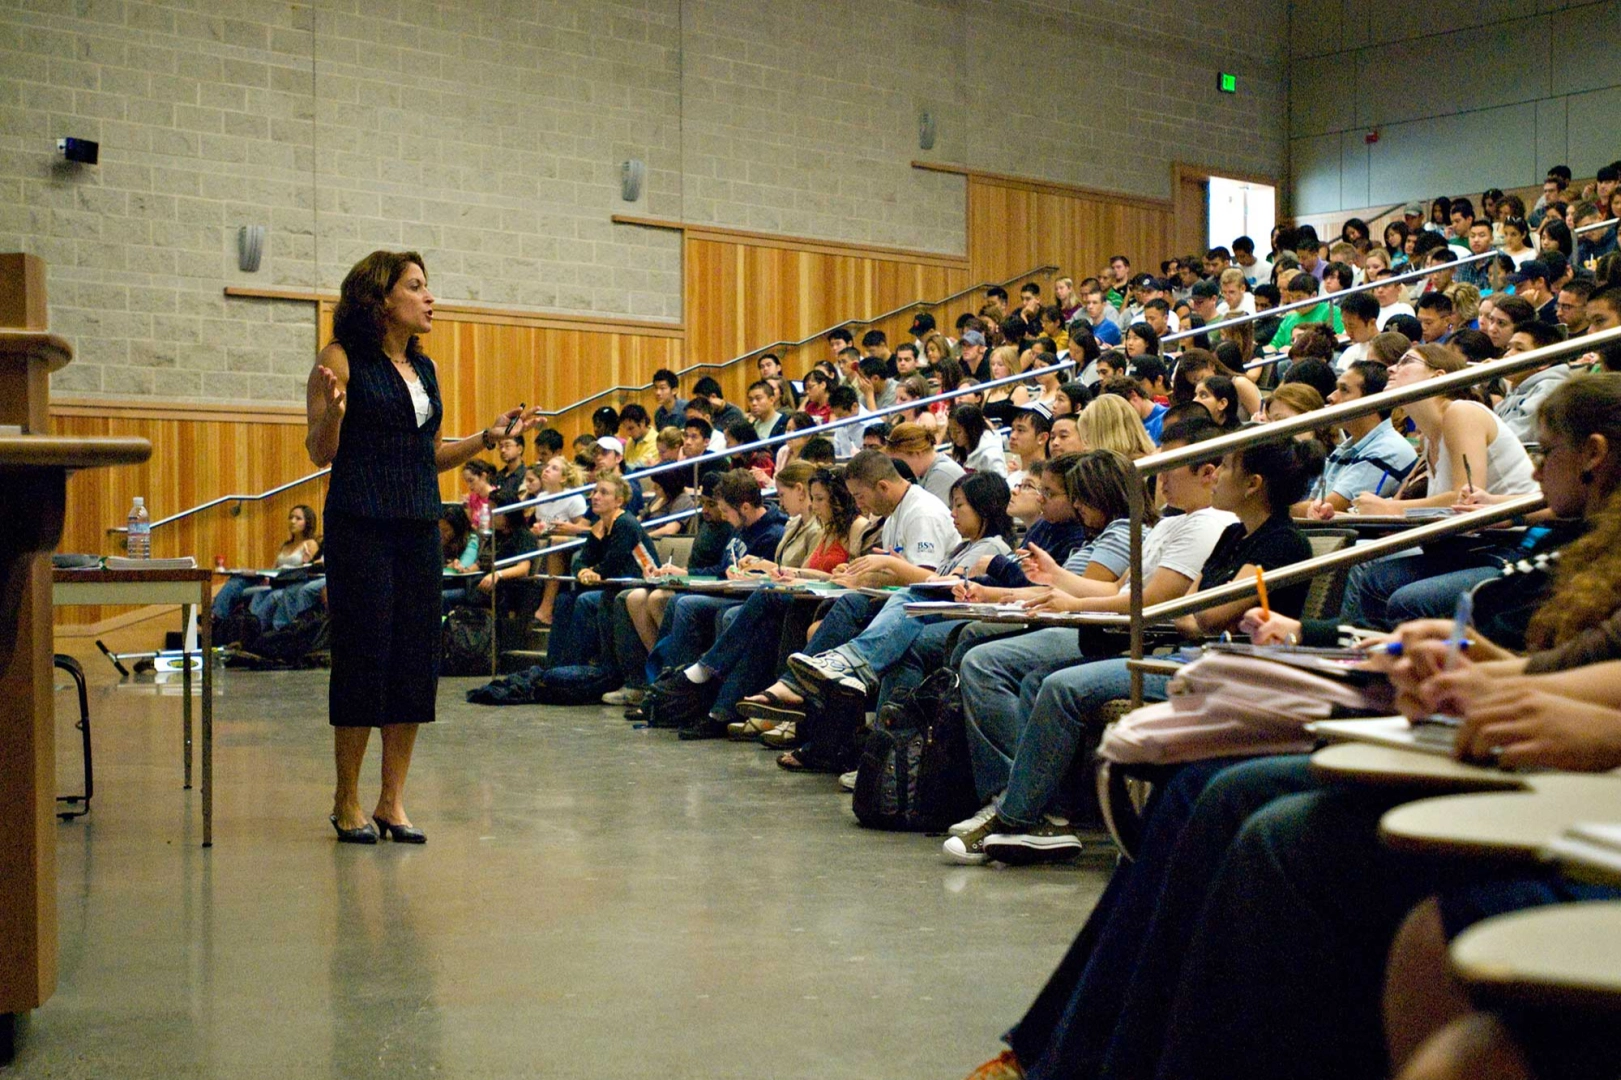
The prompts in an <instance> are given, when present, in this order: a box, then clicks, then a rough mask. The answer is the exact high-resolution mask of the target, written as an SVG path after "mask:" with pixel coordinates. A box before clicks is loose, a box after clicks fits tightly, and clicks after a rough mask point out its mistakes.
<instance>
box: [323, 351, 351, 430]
mask: <svg viewBox="0 0 1621 1080" xmlns="http://www.w3.org/2000/svg"><path fill="white" fill-rule="evenodd" d="M315 373H316V374H317V375H318V376H319V377H320V379H321V400H322V402H323V403H324V404H325V405H326V415H327V416H328V418H330V419H333V420H341V419H343V412H344V410H345V409H346V408H348V406H349V394H348V392H347V391H345V390H344V388H343V387H342V386H341V385H339V383H338V376H337V375H336V374H334V373H333V371H332V369H331V368H329V367H327V366H325V365H324V364H323V365H321V366H320V367H317V368H316V369H315Z"/></svg>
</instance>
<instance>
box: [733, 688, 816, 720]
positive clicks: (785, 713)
mask: <svg viewBox="0 0 1621 1080" xmlns="http://www.w3.org/2000/svg"><path fill="white" fill-rule="evenodd" d="M754 698H765V700H764V701H756V700H754ZM737 714H738V715H739V716H743V717H747V718H748V719H750V720H775V721H783V720H803V719H804V718H805V706H804V704H803V703H802V702H801V703H799V704H793V703H790V702H787V701H784V700H783V699H782V698H781V696H779V695H777V694H773V693H772V692H771V691H769V690H766V691H763V692H761V693H758V694H755V695H753V698H744V699H743V700H742V701H740V702H738V703H737Z"/></svg>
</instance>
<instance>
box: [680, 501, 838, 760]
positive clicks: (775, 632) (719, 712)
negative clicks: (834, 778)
mask: <svg viewBox="0 0 1621 1080" xmlns="http://www.w3.org/2000/svg"><path fill="white" fill-rule="evenodd" d="M784 482H786V481H784ZM779 490H780V488H779ZM808 491H809V495H808V500H809V507H810V509H809V512H808V514H807V517H808V518H809V519H811V520H812V521H814V522H815V524H816V527H817V543H816V545H815V547H814V549H813V550H811V551H810V552H809V553H808V554H807V555H806V556H805V558H804V559H803V561H802V562H799V563H790V562H786V561H783V560H781V559H780V558H779V560H778V561H777V562H775V563H769V562H761V561H754V562H751V563H750V569H751V571H755V572H758V571H759V570H762V569H763V570H765V571H767V572H768V573H769V574H770V575H771V576H772V577H773V578H774V579H776V580H779V581H793V580H802V579H811V580H823V581H825V580H828V579H829V578H831V577H832V574H833V571H834V570H836V569H838V568H840V567H842V566H844V565H845V564H846V563H848V562H849V561H850V551H851V549H857V550H859V548H860V540H861V536H862V534H863V533H864V532H865V530H866V525H867V522H866V519H865V518H863V517H862V516H861V512H860V511H859V510H858V509H857V508H856V504H855V499H854V498H853V497H852V496H851V495H850V492H849V489H848V488H847V487H845V485H844V481H843V478H842V477H841V476H840V475H839V473H838V472H836V471H834V470H829V469H820V470H817V471H816V472H815V473H813V474H811V476H810V479H809V483H808ZM809 617H810V612H808V611H806V609H805V605H795V603H794V600H793V598H792V596H790V595H789V594H787V593H784V592H777V591H769V590H763V589H762V590H760V591H758V592H755V593H752V594H750V595H749V597H748V599H747V600H746V601H744V603H743V605H742V606H741V607H737V608H732V609H730V610H728V611H726V612H724V613H722V615H721V619H720V631H719V633H717V634H716V636H715V643H714V645H712V646H711V647H710V648H709V650H708V651H707V652H705V653H704V655H703V656H701V657H699V658H698V660H697V662H696V663H695V664H694V665H693V666H692V667H689V668H688V669H687V671H686V673H685V674H686V676H687V678H689V679H690V680H691V681H693V682H694V683H698V684H703V683H708V682H710V680H711V679H718V681H719V685H718V686H716V687H715V688H714V691H715V696H714V700H713V701H712V703H711V704H710V706H709V710H708V713H707V719H699V718H698V717H696V716H694V717H692V718H691V720H692V722H691V723H689V724H687V726H686V727H683V728H682V730H683V731H690V734H688V735H687V736H686V737H687V738H689V739H692V738H708V737H711V736H713V735H715V734H718V733H719V731H720V730H721V728H720V725H730V724H732V723H738V724H739V731H738V732H737V735H738V737H740V738H753V737H755V736H758V735H761V734H764V733H765V732H767V731H770V730H772V729H773V728H774V727H775V726H776V722H775V721H772V720H759V719H754V720H750V721H748V722H747V723H746V724H743V723H741V722H740V721H738V720H737V712H736V707H737V703H738V701H739V700H741V699H742V698H743V697H744V696H745V695H748V694H752V693H755V692H757V691H758V690H761V689H763V688H764V687H766V686H767V685H769V684H770V683H771V681H772V679H773V677H774V676H775V674H776V672H777V671H779V670H781V668H782V666H783V664H784V663H786V657H787V653H788V652H791V651H793V650H794V649H797V648H798V647H799V646H800V645H801V644H803V642H804V640H805V634H806V631H807V629H808V618H809ZM766 641H773V642H779V645H778V648H776V649H771V648H762V647H761V644H762V642H766ZM789 642H791V644H786V643H789Z"/></svg>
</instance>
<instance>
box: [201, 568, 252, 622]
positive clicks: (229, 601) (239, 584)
mask: <svg viewBox="0 0 1621 1080" xmlns="http://www.w3.org/2000/svg"><path fill="white" fill-rule="evenodd" d="M251 584H252V581H251V580H250V579H248V578H243V577H228V578H226V579H225V584H223V585H221V586H220V587H219V588H218V589H216V590H215V591H214V603H213V604H212V605H211V606H210V608H209V611H210V612H211V613H212V614H213V616H214V618H216V619H223V618H225V617H226V616H227V615H229V614H231V612H232V611H233V610H235V608H236V606H237V605H238V604H239V603H241V602H242V590H243V589H246V588H247V587H248V586H249V585H251Z"/></svg>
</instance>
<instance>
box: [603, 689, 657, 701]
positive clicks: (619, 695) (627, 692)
mask: <svg viewBox="0 0 1621 1080" xmlns="http://www.w3.org/2000/svg"><path fill="white" fill-rule="evenodd" d="M646 697H647V691H646V690H633V689H631V688H630V687H628V686H627V687H625V688H624V689H623V690H610V691H608V692H607V693H606V694H603V695H602V703H603V704H604V705H640V704H641V703H642V701H643V699H645V698H646Z"/></svg>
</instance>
